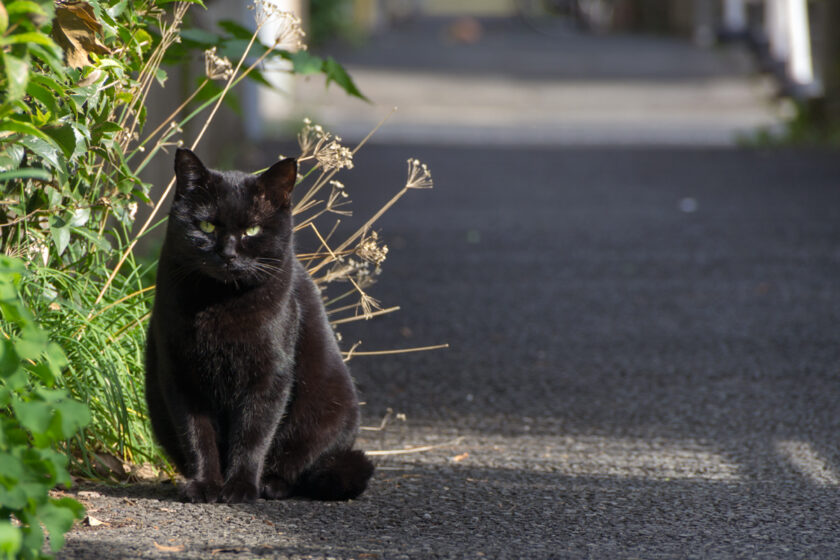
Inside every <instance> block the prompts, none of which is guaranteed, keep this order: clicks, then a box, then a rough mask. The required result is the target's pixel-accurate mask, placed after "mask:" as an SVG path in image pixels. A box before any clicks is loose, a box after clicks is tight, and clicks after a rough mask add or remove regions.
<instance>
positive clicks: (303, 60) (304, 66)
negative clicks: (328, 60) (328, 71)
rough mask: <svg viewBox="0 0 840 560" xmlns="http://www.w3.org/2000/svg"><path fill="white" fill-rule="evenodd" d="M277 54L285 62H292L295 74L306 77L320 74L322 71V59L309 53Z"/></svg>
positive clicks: (284, 52)
mask: <svg viewBox="0 0 840 560" xmlns="http://www.w3.org/2000/svg"><path fill="white" fill-rule="evenodd" d="M279 53H280V56H282V57H283V58H285V59H286V60H291V61H292V67H293V69H294V72H295V74H299V75H301V76H308V75H311V74H320V73H321V72H323V71H324V59H322V58H321V57H319V56H315V55H314V54H310V53H309V51H297V52H289V51H279Z"/></svg>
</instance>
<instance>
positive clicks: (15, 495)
mask: <svg viewBox="0 0 840 560" xmlns="http://www.w3.org/2000/svg"><path fill="white" fill-rule="evenodd" d="M26 502H27V500H26V492H24V491H23V488H21V487H20V486H13V487H11V488H8V489H7V488H4V487H0V506H2V507H4V508H8V509H22V508H24V507H26Z"/></svg>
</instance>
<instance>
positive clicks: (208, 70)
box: [204, 47, 233, 80]
mask: <svg viewBox="0 0 840 560" xmlns="http://www.w3.org/2000/svg"><path fill="white" fill-rule="evenodd" d="M204 73H205V74H206V75H207V77H208V78H209V79H211V80H229V79H230V77H231V76H232V75H233V65H232V64H231V63H230V60H228V58H227V57H226V56H223V57H220V56H217V55H216V47H213V48H212V49H207V50H206V51H204Z"/></svg>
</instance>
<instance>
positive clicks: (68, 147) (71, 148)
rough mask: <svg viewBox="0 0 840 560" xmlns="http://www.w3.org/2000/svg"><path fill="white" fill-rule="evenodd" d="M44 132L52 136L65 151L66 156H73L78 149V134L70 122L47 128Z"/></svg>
mask: <svg viewBox="0 0 840 560" xmlns="http://www.w3.org/2000/svg"><path fill="white" fill-rule="evenodd" d="M44 133H45V134H47V135H48V136H49V137H50V138H52V139H53V140H54V141H55V143H56V144H57V145H58V147H59V148H61V151H62V152H64V157H66V158H68V159H69V158H71V157H72V156H73V153H74V152H75V151H76V134H75V133H74V132H73V127H72V126H70V125H69V124H65V125H64V126H59V127H55V128H46V129H44Z"/></svg>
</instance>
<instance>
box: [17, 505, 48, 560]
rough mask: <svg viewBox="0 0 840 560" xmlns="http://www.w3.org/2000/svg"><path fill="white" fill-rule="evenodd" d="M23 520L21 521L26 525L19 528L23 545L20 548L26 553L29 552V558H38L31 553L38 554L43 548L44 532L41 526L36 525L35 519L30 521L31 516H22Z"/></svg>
mask: <svg viewBox="0 0 840 560" xmlns="http://www.w3.org/2000/svg"><path fill="white" fill-rule="evenodd" d="M23 517H24V518H23V519H22V520H21V521H23V522H24V523H26V525H25V526H24V527H22V528H21V532H22V533H23V544H22V545H21V548H22V549H23V550H26V551H30V554H31V556H30V558H38V555H37V554H32V553H33V552H36V551H37V552H40V551H41V548H43V546H44V531H43V530H42V529H41V524H40V523H38V520H37V519H30V517H34V516H31V515H28V514H27V515H24V516H23Z"/></svg>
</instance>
